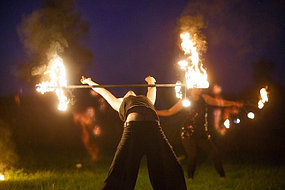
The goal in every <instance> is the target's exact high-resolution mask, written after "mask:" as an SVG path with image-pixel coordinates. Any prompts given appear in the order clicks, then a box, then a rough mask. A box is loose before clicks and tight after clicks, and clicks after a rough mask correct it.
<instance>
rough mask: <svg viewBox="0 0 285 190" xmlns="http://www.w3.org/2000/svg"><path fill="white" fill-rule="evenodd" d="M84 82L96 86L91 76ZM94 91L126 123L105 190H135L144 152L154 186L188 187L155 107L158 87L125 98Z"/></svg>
mask: <svg viewBox="0 0 285 190" xmlns="http://www.w3.org/2000/svg"><path fill="white" fill-rule="evenodd" d="M145 81H146V82H147V83H148V84H155V79H154V78H153V77H150V76H149V77H146V78H145ZM81 82H82V83H83V84H88V85H90V86H92V85H97V84H96V83H95V82H93V81H92V80H91V78H84V77H82V79H81ZM93 90H94V91H96V92H97V93H99V94H100V95H101V96H102V97H103V98H105V100H106V101H107V102H108V103H109V104H110V105H111V107H112V108H113V109H114V110H116V111H117V112H118V113H119V116H120V118H121V119H122V120H123V121H124V122H125V123H124V131H123V135H122V137H121V140H120V143H119V145H118V147H117V151H116V153H115V156H114V159H113V162H112V164H111V167H110V170H109V174H108V177H107V179H106V180H105V183H104V186H103V188H102V189H104V190H107V189H108V190H109V189H116V190H131V189H134V187H135V183H136V179H137V175H138V170H139V164H140V161H141V159H142V157H143V156H144V155H146V158H147V166H148V170H149V178H150V182H151V185H152V187H153V189H155V190H173V189H177V190H180V189H181V190H182V189H183V190H184V189H187V188H186V184H185V179H184V173H183V170H182V168H181V166H180V165H179V163H178V161H177V159H176V156H175V153H174V152H173V150H172V147H171V146H170V144H169V142H168V140H167V139H166V137H165V135H164V132H163V131H162V129H161V127H160V123H159V118H158V116H157V114H156V111H155V108H154V103H155V99H156V87H148V92H147V95H146V96H143V95H136V94H135V93H134V92H133V91H129V92H128V93H127V94H126V95H125V96H124V97H123V98H116V97H115V96H114V95H113V94H112V93H110V92H109V91H108V90H106V89H104V88H93Z"/></svg>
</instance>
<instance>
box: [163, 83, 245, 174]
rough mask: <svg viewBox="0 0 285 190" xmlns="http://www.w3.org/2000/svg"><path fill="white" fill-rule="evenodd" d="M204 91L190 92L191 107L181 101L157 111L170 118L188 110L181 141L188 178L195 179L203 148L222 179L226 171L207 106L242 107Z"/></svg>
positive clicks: (195, 89)
mask: <svg viewBox="0 0 285 190" xmlns="http://www.w3.org/2000/svg"><path fill="white" fill-rule="evenodd" d="M202 92H203V90H202V89H199V88H194V89H191V90H190V96H189V97H188V98H189V99H190V101H191V106H190V107H188V108H184V107H183V105H182V100H179V101H178V102H177V103H176V104H175V105H173V106H172V107H171V108H169V109H167V110H157V114H158V115H159V116H170V115H174V114H176V113H178V112H179V111H181V110H182V109H187V117H186V118H185V122H184V124H183V126H182V128H181V139H182V144H183V146H184V149H185V152H186V154H187V157H188V168H187V170H188V171H187V172H188V178H189V179H193V177H194V172H195V169H196V149H197V147H200V148H202V149H203V150H204V151H205V152H207V153H208V155H209V156H210V158H211V160H212V161H213V163H214V166H215V168H216V170H217V172H218V173H219V175H220V177H222V178H224V177H225V171H224V168H223V166H222V162H221V159H220V156H219V154H218V151H217V148H216V146H215V145H214V143H213V142H212V139H211V136H210V134H209V131H208V121H207V106H208V105H211V106H220V107H229V106H236V107H240V106H242V104H241V103H239V102H234V101H228V100H223V99H221V98H213V97H211V96H209V95H207V94H204V93H202Z"/></svg>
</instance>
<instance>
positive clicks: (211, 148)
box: [199, 137, 225, 177]
mask: <svg viewBox="0 0 285 190" xmlns="http://www.w3.org/2000/svg"><path fill="white" fill-rule="evenodd" d="M199 146H200V147H201V148H202V149H203V150H204V151H205V152H207V154H208V155H209V157H210V159H211V160H212V161H213V164H214V166H215V169H216V171H217V172H218V173H219V175H220V177H225V170H224V168H223V165H222V162H221V158H220V155H219V152H218V149H217V147H216V146H215V144H214V143H213V141H212V139H211V138H210V137H209V138H201V139H200V140H199Z"/></svg>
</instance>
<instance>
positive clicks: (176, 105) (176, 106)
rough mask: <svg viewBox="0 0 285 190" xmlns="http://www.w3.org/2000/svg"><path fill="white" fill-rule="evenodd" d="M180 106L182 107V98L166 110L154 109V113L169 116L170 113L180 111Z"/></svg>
mask: <svg viewBox="0 0 285 190" xmlns="http://www.w3.org/2000/svg"><path fill="white" fill-rule="evenodd" d="M182 108H183V105H182V100H179V101H178V102H177V103H176V104H174V105H173V106H172V107H171V108H169V109H167V110H156V113H157V114H158V115H159V116H171V115H174V114H176V113H178V112H179V111H181V110H182Z"/></svg>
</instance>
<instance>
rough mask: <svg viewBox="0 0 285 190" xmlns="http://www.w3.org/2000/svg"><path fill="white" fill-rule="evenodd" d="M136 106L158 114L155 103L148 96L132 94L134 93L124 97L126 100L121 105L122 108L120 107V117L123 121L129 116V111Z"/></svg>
mask: <svg viewBox="0 0 285 190" xmlns="http://www.w3.org/2000/svg"><path fill="white" fill-rule="evenodd" d="M134 107H144V108H146V109H148V110H149V111H151V112H153V113H154V114H155V115H156V111H155V108H154V105H153V104H152V102H151V101H150V100H149V99H148V98H147V97H146V96H143V95H137V96H132V95H130V96H128V97H126V98H124V100H123V102H122V104H121V106H120V109H119V116H120V119H121V120H122V121H126V119H127V116H128V111H129V110H130V109H132V108H134ZM156 116H157V115H156Z"/></svg>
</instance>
